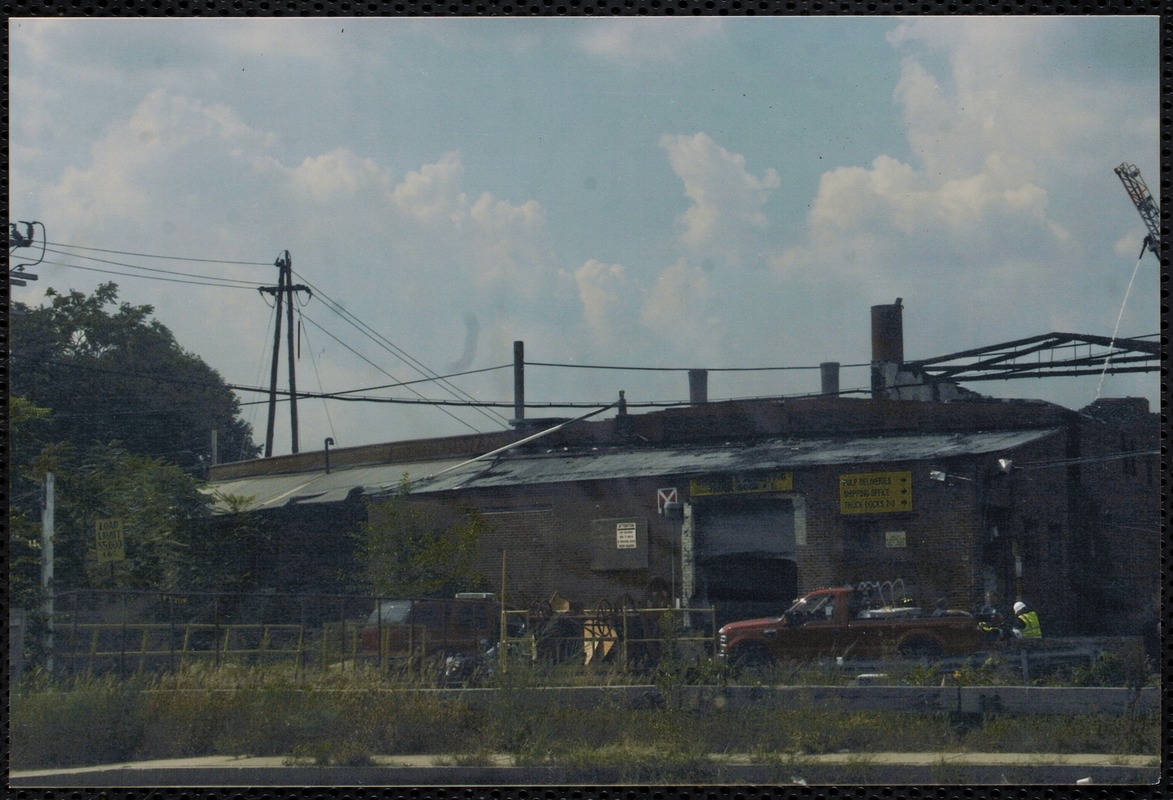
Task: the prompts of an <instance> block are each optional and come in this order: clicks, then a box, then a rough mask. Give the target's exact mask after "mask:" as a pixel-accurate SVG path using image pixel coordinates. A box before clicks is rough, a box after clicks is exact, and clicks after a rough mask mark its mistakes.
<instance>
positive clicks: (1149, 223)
mask: <svg viewBox="0 0 1173 800" xmlns="http://www.w3.org/2000/svg"><path fill="white" fill-rule="evenodd" d="M1116 175H1117V177H1119V178H1120V182H1121V183H1123V184H1124V191H1126V192H1128V197H1129V198H1130V199H1131V200H1132V204H1133V205H1134V206H1136V210H1137V211H1138V212H1140V218H1141V219H1143V220H1144V224H1145V227H1147V228H1148V229H1149V233H1148V236H1146V237H1145V240H1144V243H1145V248H1146V249H1148V250H1152V251H1153V255H1154V256H1156V257H1157V261H1160V260H1161V229H1160V226H1159V224H1158V219H1159V218H1160V214H1161V212H1160V209H1158V208H1157V201H1156V200H1154V199H1153V195H1152V193H1151V192H1149V187H1148V186H1146V185H1145V182H1144V178H1142V177H1141V176H1140V170H1139V169H1137V168H1136V166H1135V165H1133V164H1128V163H1124V164H1121V165H1120V166H1118V167H1116ZM1141 254H1142V255H1143V254H1144V250H1142V251H1141Z"/></svg>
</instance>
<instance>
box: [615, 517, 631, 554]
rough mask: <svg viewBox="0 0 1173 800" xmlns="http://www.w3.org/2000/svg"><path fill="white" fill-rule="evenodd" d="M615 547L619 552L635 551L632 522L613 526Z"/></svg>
mask: <svg viewBox="0 0 1173 800" xmlns="http://www.w3.org/2000/svg"><path fill="white" fill-rule="evenodd" d="M615 547H616V548H618V549H619V550H634V549H635V523H634V522H618V523H616V524H615Z"/></svg>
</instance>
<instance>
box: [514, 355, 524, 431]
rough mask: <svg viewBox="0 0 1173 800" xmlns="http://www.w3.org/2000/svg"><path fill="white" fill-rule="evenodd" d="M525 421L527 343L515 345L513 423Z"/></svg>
mask: <svg viewBox="0 0 1173 800" xmlns="http://www.w3.org/2000/svg"><path fill="white" fill-rule="evenodd" d="M523 419H525V342H514V343H513V421H514V422H515V423H519V422H521V421H522V420H523Z"/></svg>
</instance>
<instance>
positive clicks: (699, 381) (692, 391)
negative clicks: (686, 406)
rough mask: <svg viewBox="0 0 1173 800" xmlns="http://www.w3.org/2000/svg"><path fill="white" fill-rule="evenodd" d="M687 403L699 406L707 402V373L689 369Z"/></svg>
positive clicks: (701, 370) (703, 370)
mask: <svg viewBox="0 0 1173 800" xmlns="http://www.w3.org/2000/svg"><path fill="white" fill-rule="evenodd" d="M688 402H689V403H691V404H692V405H694V406H701V405H704V404H705V403H707V402H709V371H708V370H707V369H690V370H689V371H688Z"/></svg>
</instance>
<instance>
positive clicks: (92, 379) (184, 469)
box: [8, 283, 259, 608]
mask: <svg viewBox="0 0 1173 800" xmlns="http://www.w3.org/2000/svg"><path fill="white" fill-rule="evenodd" d="M47 296H48V303H47V304H46V305H44V306H42V307H40V308H35V309H34V308H29V307H27V306H24V305H21V304H17V305H16V307H14V309H13V315H12V323H11V324H12V339H11V384H10V400H9V404H8V416H9V425H10V434H11V439H10V450H9V456H10V461H9V465H10V470H9V473H8V474H9V481H10V486H9V492H10V494H9V496H10V498H11V504H10V507H9V541H8V549H9V559H10V560H9V565H10V578H11V599H12V601H13V602H14V603H16V604H19V605H22V606H24V607H26V608H35V607H36V606H37V605H38V604H39V593H40V559H41V552H40V528H41V507H42V506H41V500H42V494H43V490H42V482H43V479H44V476H45V474H46V473H47V472H52V473H53V474H54V476H55V479H56V481H55V482H56V492H55V501H56V503H55V505H56V514H55V524H54V531H55V535H54V555H55V565H54V575H55V585H56V587H57V590H58V591H64V590H68V589H74V588H99V587H102V588H104V587H112V586H117V587H129V588H136V589H147V588H161V589H162V588H166V589H172V588H186V587H185V586H183V584H184V583H185V582H186V581H196V579H197V578H198V581H197V582H198V583H199V584H200V588H204V587H207V588H213V585H214V584H215V583H216V581H217V580H218V579H223V580H225V581H228V582H233V581H236V579H237V578H238V577H239V572H240V571H241V570H239V569H236V570H234V569H232V568H231V567H232V565H230V564H225V563H224V561H225V560H226V557H224V556H223V554H221V555H222V557H221V559H220V560H218V561H214V562H213V561H211V560H201V556H202V555H204V554H205V549H206V544H207V540H206V536H205V534H206V533H207V531H208V530H210V529H211V525H210V522H209V519H210V516H211V511H210V498H209V497H207V496H206V495H204V494H203V493H201V492H200V481H199V480H198V479H197V478H196V477H195V476H196V475H197V474H199V473H201V472H202V467H203V464H204V463H206V461H207V460H208V458H209V456H210V449H211V432H212V431H213V430H216V431H218V432H219V442H220V445H221V449H222V451H223V452H227V453H234V454H235V453H239V454H240V455H242V456H243V457H254V456H256V455H257V454H258V452H259V448H258V447H257V446H256V445H254V444H252V432H251V430H250V428H249V426H248V425H247V424H246V423H245V422H244V421H242V420H241V419H239V418H238V412H239V403H238V401H237V400H236V398H235V396H234V395H233V393H232V390H231V389H229V388H228V387H227V385H225V383H224V381H223V380H222V379H221V378H220V376H219V375H218V374H216V372H215V371H214V370H212V368H211V367H209V366H208V365H207V364H205V363H204V362H203V361H202V360H200V359H199V358H198V357H197V356H195V355H193V354H191V353H188V352H187V351H185V350H183V349H182V348H181V347H180V346H179V345H178V343H177V342H176V341H175V338H174V337H173V336H172V334H171V332H170V331H168V330H167V328H165V327H164V326H163V325H162V324H160V323H159V322H158V321H156V320H154V319H152V318H151V314H152V309H151V307H150V306H131V305H129V304H126V303H122V304H117V302H116V301H117V287H115V286H114V284H109V283H107V284H103V285H102V286H100V287H99V288H98V289H97V291H95V292H94V294H93V295H91V296H86V295H83V294H81V293H80V292H75V291H71V292H69V293H68V294H64V295H62V294H58V293H56V292H54V291H52V290H50V291H49V292H48V293H47ZM100 519H118V520H122V521H123V527H124V534H125V539H126V559H125V560H124V561H120V562H114V563H113V565H111V564H109V563H105V564H101V565H99V564H97V562H96V559H95V547H94V523H95V521H97V520H100ZM226 552H228V553H231V552H233V551H232V550H231V549H227V550H226Z"/></svg>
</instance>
